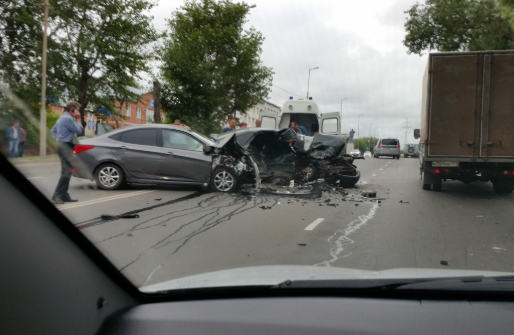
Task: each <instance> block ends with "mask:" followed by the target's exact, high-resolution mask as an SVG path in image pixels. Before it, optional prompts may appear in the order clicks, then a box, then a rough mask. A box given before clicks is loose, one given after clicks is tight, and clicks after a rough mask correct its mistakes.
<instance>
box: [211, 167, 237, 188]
mask: <svg viewBox="0 0 514 335" xmlns="http://www.w3.org/2000/svg"><path fill="white" fill-rule="evenodd" d="M234 182H235V181H234V177H233V176H232V175H231V174H230V173H228V172H227V171H221V172H218V173H217V174H216V176H214V187H216V189H217V190H218V191H221V192H227V191H229V190H230V189H231V188H232V186H234Z"/></svg>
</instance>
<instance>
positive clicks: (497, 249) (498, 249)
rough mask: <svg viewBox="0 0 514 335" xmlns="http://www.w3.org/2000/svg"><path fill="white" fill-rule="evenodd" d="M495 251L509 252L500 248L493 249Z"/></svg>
mask: <svg viewBox="0 0 514 335" xmlns="http://www.w3.org/2000/svg"><path fill="white" fill-rule="evenodd" d="M491 249H493V250H494V251H507V249H504V248H498V247H491Z"/></svg>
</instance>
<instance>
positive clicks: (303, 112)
mask: <svg viewBox="0 0 514 335" xmlns="http://www.w3.org/2000/svg"><path fill="white" fill-rule="evenodd" d="M311 99H312V98H311ZM259 119H260V120H261V122H262V124H261V127H262V128H273V129H284V128H288V127H289V124H290V123H291V122H296V123H298V125H299V126H303V127H305V129H306V130H307V135H308V136H314V134H325V135H340V134H341V120H340V115H339V112H333V113H320V112H319V108H318V104H316V102H314V101H313V100H305V99H296V100H293V99H292V98H291V99H290V100H287V101H286V102H285V103H284V105H283V106H282V110H281V111H280V112H279V113H278V115H277V114H276V113H274V112H268V111H262V112H261V113H260V115H259ZM320 128H321V129H320Z"/></svg>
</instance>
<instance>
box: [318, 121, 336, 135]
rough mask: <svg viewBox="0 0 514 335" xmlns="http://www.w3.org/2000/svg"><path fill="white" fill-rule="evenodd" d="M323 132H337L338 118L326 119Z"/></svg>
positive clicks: (322, 128)
mask: <svg viewBox="0 0 514 335" xmlns="http://www.w3.org/2000/svg"><path fill="white" fill-rule="evenodd" d="M321 132H323V133H335V132H337V119H325V120H323V124H322V126H321Z"/></svg>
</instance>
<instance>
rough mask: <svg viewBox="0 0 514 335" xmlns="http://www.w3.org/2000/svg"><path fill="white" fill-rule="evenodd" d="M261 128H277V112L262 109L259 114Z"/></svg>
mask: <svg viewBox="0 0 514 335" xmlns="http://www.w3.org/2000/svg"><path fill="white" fill-rule="evenodd" d="M259 120H261V128H271V129H278V121H279V120H278V114H277V113H274V112H268V111H262V112H260V114H259Z"/></svg>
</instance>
